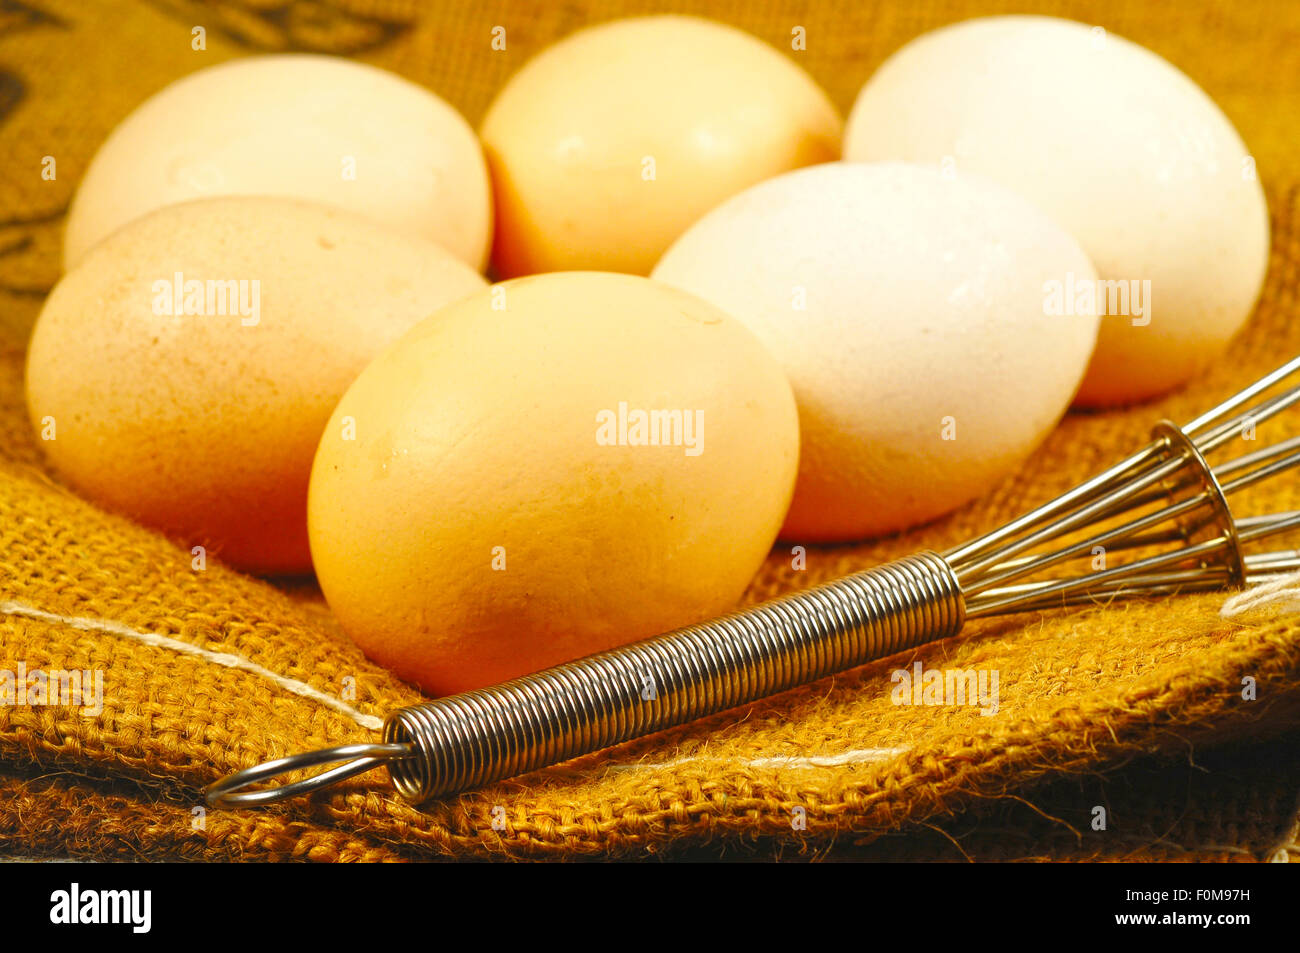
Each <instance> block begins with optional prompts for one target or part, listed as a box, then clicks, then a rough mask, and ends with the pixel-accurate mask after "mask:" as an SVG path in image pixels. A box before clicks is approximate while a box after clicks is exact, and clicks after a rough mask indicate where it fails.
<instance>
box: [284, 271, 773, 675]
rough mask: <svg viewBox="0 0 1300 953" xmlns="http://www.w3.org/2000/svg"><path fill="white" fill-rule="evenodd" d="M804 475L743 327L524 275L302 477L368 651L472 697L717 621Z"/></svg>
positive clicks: (439, 321) (341, 593)
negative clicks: (653, 417)
mask: <svg viewBox="0 0 1300 953" xmlns="http://www.w3.org/2000/svg"><path fill="white" fill-rule="evenodd" d="M672 411H681V416H680V417H679V418H678V419H679V420H680V423H670V422H669V420H668V418H665V417H660V423H659V424H658V425H654V424H651V426H650V427H649V428H648V429H647V427H646V426H645V418H642V417H639V416H638V414H647V415H649V414H654V413H658V414H661V415H662V414H664V413H669V414H670V416H671V413H670V412H672ZM345 419H352V420H354V421H355V423H356V439H355V440H346V439H343V438H342V435H343V422H344V420H345ZM638 420H640V421H641V423H640V424H638V423H637V421H638ZM656 428H657V429H656ZM656 433H657V434H658V436H657V437H656V436H655V434H656ZM797 458H798V423H797V413H796V410H795V405H794V399H793V397H792V395H791V393H790V387H789V384H788V383H787V382H786V380H785V378H784V376H783V375H782V373H781V369H780V367H779V366H778V364H777V362H776V361H775V360H774V359H773V358H772V357H771V356H770V355H769V354H768V353H767V352H766V350H765V349H764V348H763V346H762V345H761V344H760V343H759V342H758V341H757V340H756V339H755V338H754V337H753V335H751V334H750V333H749V332H748V331H746V330H745V329H744V328H743V327H742V326H741V325H740V324H739V323H738V322H736V321H733V320H732V319H730V318H728V317H727V316H726V315H724V314H722V313H721V312H720V311H718V310H717V309H716V308H714V307H713V306H711V305H709V304H707V303H705V302H703V301H700V300H699V299H697V298H694V297H692V296H690V295H687V294H685V293H683V292H680V291H677V290H676V289H672V288H668V287H665V286H662V285H658V284H656V283H654V282H651V281H649V280H648V279H645V278H638V277H632V276H627V275H612V274H597V273H559V274H548V275H539V276H534V277H530V278H522V279H518V280H515V281H509V282H505V283H503V284H500V285H495V286H493V287H492V289H490V291H488V292H484V293H482V294H479V295H476V296H474V297H472V298H470V299H468V300H466V301H464V302H462V303H460V304H458V305H454V306H452V307H450V308H448V309H446V310H444V311H443V312H442V313H440V314H439V315H437V316H436V317H435V318H432V319H430V320H428V321H425V322H422V323H421V324H420V325H418V326H417V327H416V328H414V329H412V330H411V331H410V332H409V333H408V334H407V335H405V336H404V337H403V338H402V339H401V340H400V341H399V342H397V344H395V345H393V346H392V347H391V348H390V349H388V350H387V351H386V352H385V353H384V354H382V355H381V356H380V357H378V358H377V359H376V360H375V362H374V363H373V364H371V365H370V366H369V367H368V368H367V369H366V370H365V371H364V372H363V373H362V374H361V375H360V377H358V378H357V380H356V382H355V383H354V384H353V385H352V387H351V388H349V390H348V392H347V394H346V395H345V396H344V397H343V399H342V400H341V401H340V402H339V405H338V408H337V409H336V410H335V413H334V418H333V420H332V421H331V422H330V424H329V425H328V426H327V427H326V429H325V434H324V436H323V437H322V439H321V444H320V449H319V451H318V452H317V455H316V461H315V466H314V468H313V471H312V481H311V493H310V500H309V507H308V509H309V524H310V528H311V542H312V555H313V558H314V560H315V564H316V571H317V577H318V579H319V580H320V584H321V588H322V590H323V591H324V593H325V596H326V598H327V600H328V601H329V604H330V607H331V609H332V610H333V612H334V614H335V616H336V617H337V618H338V619H339V621H340V623H341V624H342V625H343V627H344V629H345V630H346V631H347V632H348V634H349V635H350V636H351V637H352V638H353V639H354V640H355V641H356V642H357V643H358V644H359V645H360V646H361V647H362V648H363V649H364V650H365V652H366V653H367V654H368V655H369V656H371V657H372V658H374V659H375V660H377V661H378V662H380V663H381V664H383V665H385V666H387V667H388V668H390V669H392V670H393V671H395V672H396V673H397V674H398V675H400V676H401V677H403V678H406V679H409V680H411V681H414V682H416V683H417V684H419V685H420V686H421V687H422V688H424V689H425V690H426V691H428V692H432V693H435V694H443V693H450V692H457V691H462V690H467V689H473V688H478V687H482V686H486V685H489V684H493V683H496V682H499V681H501V680H504V679H508V678H512V677H515V676H519V675H523V674H526V673H528V672H531V671H535V670H538V669H541V668H545V667H547V666H550V665H553V664H556V663H559V662H562V661H565V660H568V659H573V658H577V657H581V656H584V655H587V654H589V653H591V652H595V651H599V650H603V649H608V648H611V647H613V646H615V645H618V644H621V643H625V642H630V641H633V640H636V639H639V638H643V637H646V636H652V635H656V634H659V633H661V632H664V631H668V630H671V629H673V628H676V627H678V626H681V625H686V624H690V623H694V622H698V621H700V620H702V619H705V618H708V617H712V616H714V615H716V614H718V613H720V612H723V611H726V610H728V609H730V608H732V607H733V606H734V604H735V603H736V601H737V599H738V598H739V597H740V596H741V594H742V592H743V591H744V589H745V587H746V585H747V584H748V582H749V580H750V578H751V577H752V575H753V574H754V573H755V572H756V571H757V569H758V567H759V565H760V564H761V563H762V561H763V558H764V556H765V555H766V554H767V552H768V550H769V548H770V546H771V544H772V542H773V540H774V538H775V536H776V533H777V530H778V528H779V527H780V525H781V520H782V518H783V517H784V515H785V511H786V507H787V505H788V503H789V500H790V493H791V491H792V488H793V483H794V476H795V470H796V466H797Z"/></svg>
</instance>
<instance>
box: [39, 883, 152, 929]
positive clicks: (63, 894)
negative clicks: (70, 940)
mask: <svg viewBox="0 0 1300 953" xmlns="http://www.w3.org/2000/svg"><path fill="white" fill-rule="evenodd" d="M152 921H153V891H151V890H82V889H81V884H78V883H74V884H73V885H72V886H71V888H69V889H68V890H56V891H54V893H52V894H50V922H51V923H56V924H67V925H72V924H78V923H90V924H113V923H125V924H129V925H130V927H131V932H132V933H148V932H149V928H150V926H151V925H152Z"/></svg>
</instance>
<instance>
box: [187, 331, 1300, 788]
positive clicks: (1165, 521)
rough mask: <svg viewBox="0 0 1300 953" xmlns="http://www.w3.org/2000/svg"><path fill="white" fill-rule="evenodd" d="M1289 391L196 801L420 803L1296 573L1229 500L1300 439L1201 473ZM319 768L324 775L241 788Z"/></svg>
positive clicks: (1277, 464) (1258, 396)
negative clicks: (1046, 487) (1136, 609)
mask: <svg viewBox="0 0 1300 953" xmlns="http://www.w3.org/2000/svg"><path fill="white" fill-rule="evenodd" d="M1297 377H1300V357H1296V358H1294V359H1292V360H1291V361H1289V362H1287V363H1286V364H1284V365H1283V366H1282V367H1279V368H1278V369H1277V370H1275V371H1273V372H1272V373H1271V374H1268V375H1267V376H1265V377H1264V378H1262V379H1260V380H1259V381H1256V382H1255V383H1254V384H1252V385H1250V386H1249V387H1247V388H1246V389H1245V390H1243V391H1241V392H1240V393H1238V394H1236V395H1235V396H1233V397H1231V398H1229V399H1228V400H1226V401H1224V402H1223V403H1222V404H1220V405H1219V406H1217V407H1215V408H1214V409H1213V410H1211V411H1209V412H1208V413H1206V414H1203V415H1202V416H1200V417H1198V418H1196V419H1195V420H1193V421H1192V422H1191V423H1189V424H1187V425H1186V426H1185V427H1181V428H1179V427H1177V426H1175V425H1174V424H1172V423H1169V422H1168V421H1163V422H1161V423H1160V424H1158V425H1157V426H1156V427H1155V430H1154V432H1153V436H1152V441H1151V442H1150V443H1149V444H1147V446H1145V447H1144V448H1142V449H1141V450H1139V451H1138V452H1137V453H1135V454H1133V455H1132V456H1131V457H1129V458H1128V459H1126V460H1123V461H1122V462H1120V463H1118V464H1116V465H1115V466H1113V467H1111V468H1110V469H1109V470H1107V471H1106V472H1104V473H1102V474H1100V475H1098V476H1096V477H1094V478H1093V479H1091V480H1088V481H1087V482H1086V483H1083V484H1081V485H1080V486H1077V487H1075V488H1074V489H1073V490H1070V491H1069V492H1068V493H1065V494H1064V495H1062V496H1060V497H1058V498H1056V499H1055V500H1052V501H1051V502H1050V503H1047V504H1045V505H1043V506H1040V507H1038V508H1037V509H1035V510H1033V511H1032V512H1029V513H1026V514H1025V515H1024V516H1021V517H1020V518H1019V519H1016V520H1012V521H1011V522H1010V523H1007V524H1006V525H1004V526H1002V527H1000V528H998V529H996V530H994V531H992V532H991V533H988V534H986V535H984V536H981V537H980V538H979V539H976V540H974V541H973V542H969V543H966V544H965V545H962V546H958V547H957V548H956V549H952V550H949V551H948V552H946V553H943V554H942V555H939V554H936V553H933V552H922V553H918V554H917V555H914V556H909V557H907V558H904V559H899V560H896V561H894V562H891V563H888V564H886V565H883V566H878V567H876V568H874V569H868V570H865V571H863V572H857V573H853V574H852V575H849V576H845V577H844V578H842V579H838V580H835V581H833V582H829V583H826V584H824V585H820V586H817V587H815V588H812V589H809V590H807V591H804V592H800V593H795V594H792V595H787V596H783V597H781V598H778V599H773V600H771V601H769V602H766V603H763V604H761V605H758V606H754V607H752V608H749V609H744V610H742V611H738V612H734V613H732V614H730V615H727V616H723V617H722V618H720V619H716V620H714V621H711V622H705V623H703V624H700V625H692V626H687V627H686V628H683V629H678V630H676V631H673V632H670V633H668V634H666V635H661V636H658V637H656V638H651V639H646V640H644V641H641V642H636V643H634V644H631V645H627V646H624V647H622V648H618V649H614V650H612V651H609V652H601V653H599V654H597V655H591V656H588V657H586V658H583V659H580V660H578V661H575V662H568V663H566V664H563V665H557V666H555V667H554V668H550V669H547V670H545V671H542V672H538V673H536V674H534V675H527V676H524V677H522V678H516V679H512V680H511V681H508V682H505V683H503V684H500V685H497V686H494V687H492V688H486V689H482V690H478V691H471V692H465V693H462V694H459V695H452V696H449V697H446V698H439V699H436V700H434V701H430V702H427V703H425V704H421V705H415V706H413V707H410V708H403V709H401V710H400V711H396V712H394V713H393V714H392V715H390V716H389V717H388V719H387V720H386V721H385V723H384V729H383V739H384V742H383V743H382V744H357V745H345V746H342V747H338V748H329V749H325V750H322V751H315V752H310V753H307V754H299V755H294V756H291V757H288V758H280V759H277V760H275V761H268V762H266V763H264V764H261V765H258V766H256V767H253V768H249V769H247V770H244V771H240V772H237V773H235V774H232V775H230V776H228V777H226V778H224V779H222V780H221V781H219V782H217V783H216V784H213V785H211V786H210V787H208V789H207V800H208V803H209V804H211V805H212V806H214V807H242V806H249V805H256V804H268V803H271V802H275V801H280V800H284V799H286V798H289V797H293V796H295V795H299V794H304V793H306V792H309V791H313V790H316V789H319V788H322V787H326V786H329V785H332V784H334V783H337V782H338V781H341V780H343V779H345V778H348V777H351V776H353V775H356V774H359V773H361V772H363V771H367V770H369V769H371V768H373V767H375V766H377V765H379V764H387V766H388V771H389V774H390V776H391V778H392V781H393V784H394V785H395V786H396V788H397V790H398V791H399V792H400V793H401V795H402V796H403V797H404V798H406V799H407V800H409V801H412V802H416V803H418V802H420V801H424V800H426V799H428V798H432V797H436V796H438V795H442V794H449V793H453V792H456V791H461V790H464V789H466V788H471V787H475V786H478V785H482V784H486V783H488V782H491V781H496V780H500V779H502V778H507V777H512V776H514V775H517V774H522V773H524V772H527V771H532V770H535V769H537V768H541V767H544V766H546V765H550V764H555V763H556V762H559V761H564V760H567V759H569V758H572V757H575V756H577V755H580V754H586V753H588V752H592V751H596V750H599V749H601V748H605V747H608V746H610V745H613V744H617V743H619V742H622V741H627V740H629V739H632V738H637V737H640V736H642V735H647V734H650V733H652V732H656V731H660V730H662V729H664V728H668V727H671V726H673V725H680V724H682V723H684V722H688V721H692V720H694V719H696V718H700V717H702V716H704V715H708V714H712V713H714V712H719V711H723V710H725V709H728V708H734V707H736V706H738V705H743V704H745V703H747V702H751V701H754V700H756V699H759V698H763V697H764V696H767V695H772V694H775V693H776V692H780V691H784V690H785V689H788V688H792V687H794V686H796V685H802V684H805V683H808V682H812V681H815V680H817V679H819V678H822V677H824V676H826V675H831V674H833V673H835V672H840V671H844V670H845V669H850V668H853V667H855V666H857V665H861V664H862V663H864V662H867V661H870V660H872V659H876V658H880V657H883V656H887V655H891V654H893V653H895V652H898V651H900V650H902V649H906V648H909V647H912V646H916V645H919V644H922V643H925V642H929V641H933V640H936V639H942V638H946V637H948V636H951V635H955V634H956V633H958V632H959V631H961V628H962V626H963V625H964V624H965V621H966V620H967V619H969V618H977V617H980V616H988V615H996V614H1001V613H1012V612H1022V611H1025V610H1030V609H1047V608H1052V607H1059V606H1066V605H1072V604H1076V603H1083V602H1105V601H1108V600H1111V599H1117V598H1123V597H1132V596H1149V595H1168V594H1173V593H1176V592H1189V591H1201V590H1209V589H1221V588H1227V587H1240V586H1244V585H1248V584H1254V583H1256V582H1260V581H1263V580H1265V579H1267V578H1269V577H1270V576H1272V575H1275V574H1277V573H1281V572H1287V571H1293V570H1296V569H1300V553H1298V552H1297V551H1296V550H1282V551H1276V552H1262V553H1249V554H1248V553H1247V552H1246V549H1247V547H1248V546H1250V544H1254V543H1257V542H1258V541H1260V540H1263V539H1266V538H1269V537H1272V536H1276V535H1278V534H1280V533H1283V532H1286V531H1287V530H1290V529H1293V528H1295V527H1297V526H1300V513H1297V512H1286V513H1275V514H1271V515H1264V516H1247V517H1240V518H1239V517H1235V516H1234V515H1233V513H1232V511H1231V510H1230V508H1229V506H1228V502H1227V498H1228V497H1229V496H1231V495H1233V494H1234V493H1237V492H1239V491H1241V490H1244V489H1245V488H1247V487H1250V486H1252V485H1254V484H1256V483H1258V482H1260V481H1261V480H1264V479H1267V478H1268V477H1271V476H1274V475H1275V474H1278V473H1281V472H1283V471H1286V470H1288V469H1289V468H1291V467H1293V466H1295V465H1296V464H1297V463H1300V437H1291V438H1289V439H1286V440H1283V441H1281V442H1279V443H1275V444H1272V445H1270V446H1266V447H1264V448H1263V449H1259V450H1256V451H1253V452H1247V453H1244V454H1242V455H1240V456H1237V457H1235V458H1232V459H1229V460H1227V461H1225V462H1222V463H1219V464H1216V465H1214V466H1211V465H1210V464H1209V463H1208V462H1207V460H1206V457H1207V456H1208V455H1212V454H1214V453H1215V452H1216V451H1220V450H1222V449H1224V448H1225V447H1226V446H1227V445H1228V444H1229V443H1230V442H1235V441H1237V440H1245V441H1252V440H1254V439H1255V428H1256V427H1257V426H1258V425H1260V424H1262V423H1263V422H1265V421H1266V420H1268V419H1269V418H1271V417H1274V416H1275V415H1277V414H1278V413H1280V412H1281V411H1283V410H1285V409H1286V408H1288V407H1290V406H1291V405H1292V404H1295V403H1296V402H1297V401H1300V381H1297V379H1296V378H1297ZM1120 555H1123V556H1125V557H1126V558H1124V559H1122V560H1117V556H1120ZM1080 562H1086V563H1087V567H1086V570H1084V568H1083V567H1081V566H1079V565H1078V563H1080ZM1072 564H1074V569H1075V571H1074V572H1070V571H1068V570H1069V569H1070V567H1071V565H1072ZM1054 570H1056V571H1059V572H1060V573H1061V574H1060V575H1053V574H1052V572H1053V571H1054ZM325 764H336V765H337V766H336V767H334V768H331V769H329V770H326V771H324V772H322V773H320V774H317V775H314V776H312V777H308V778H306V779H304V780H299V781H295V782H292V783H289V784H283V785H280V786H277V787H271V788H262V789H255V790H247V789H248V788H250V787H252V786H254V785H257V784H259V783H260V782H263V781H267V780H269V779H271V778H274V777H277V776H279V775H282V774H288V773H290V772H294V771H300V770H303V769H305V768H311V767H316V766H319V765H325Z"/></svg>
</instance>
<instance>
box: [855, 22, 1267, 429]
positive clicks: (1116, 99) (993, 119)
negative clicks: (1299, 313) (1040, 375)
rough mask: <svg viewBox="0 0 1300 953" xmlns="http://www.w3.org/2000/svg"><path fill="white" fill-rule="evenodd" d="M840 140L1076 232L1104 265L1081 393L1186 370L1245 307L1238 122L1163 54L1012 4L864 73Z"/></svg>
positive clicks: (1139, 389)
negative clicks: (950, 177) (991, 190)
mask: <svg viewBox="0 0 1300 953" xmlns="http://www.w3.org/2000/svg"><path fill="white" fill-rule="evenodd" d="M844 155H845V158H846V159H849V160H863V161H875V160H882V159H902V160H909V161H922V162H938V163H944V164H945V165H947V166H948V167H949V168H952V169H954V170H955V171H956V172H958V173H959V174H960V173H963V172H966V171H970V172H977V173H982V174H984V175H986V176H988V177H990V178H992V179H994V180H996V181H998V182H1001V183H1002V184H1004V185H1007V186H1009V187H1011V188H1014V189H1015V190H1016V191H1018V192H1020V193H1021V194H1022V195H1024V196H1025V197H1027V198H1029V199H1030V200H1032V201H1033V202H1035V203H1036V204H1037V205H1038V206H1039V207H1041V208H1042V209H1043V210H1044V211H1046V212H1047V213H1048V214H1049V215H1051V216H1052V217H1053V218H1054V219H1056V221H1057V222H1059V223H1060V224H1061V225H1062V226H1063V227H1064V228H1065V229H1066V230H1068V231H1069V232H1070V233H1071V234H1073V235H1074V236H1075V238H1077V239H1078V240H1079V242H1080V244H1082V245H1083V247H1084V249H1085V250H1086V251H1087V252H1088V255H1089V257H1090V258H1091V259H1092V261H1093V264H1094V265H1095V266H1096V268H1097V271H1098V272H1099V273H1100V275H1101V277H1102V278H1103V279H1105V280H1106V281H1107V282H1113V284H1108V285H1107V286H1106V287H1105V288H1104V289H1103V291H1104V292H1105V294H1104V307H1103V314H1104V315H1105V316H1104V317H1103V319H1102V327H1101V332H1100V335H1099V339H1098V344H1097V351H1096V356H1095V357H1094V358H1093V362H1092V366H1091V367H1090V368H1089V370H1088V373H1087V375H1086V377H1085V378H1084V381H1083V385H1082V387H1081V388H1080V392H1079V397H1078V402H1079V403H1080V404H1085V405H1092V406H1099V405H1110V404H1118V403H1123V402H1128V401H1132V400H1137V399H1142V398H1146V397H1150V396H1153V395H1156V394H1159V393H1161V392H1164V391H1167V390H1169V389H1171V388H1173V387H1175V386H1177V385H1178V384H1180V383H1182V382H1183V381H1185V380H1187V379H1188V378H1189V377H1191V376H1192V375H1194V374H1195V373H1196V372H1197V371H1198V370H1200V369H1202V368H1203V367H1204V366H1206V365H1207V364H1208V363H1209V362H1211V361H1212V360H1213V359H1214V358H1215V357H1216V356H1217V355H1218V354H1219V353H1220V352H1221V351H1222V349H1223V347H1224V345H1225V344H1226V342H1227V341H1228V339H1229V338H1231V337H1232V335H1233V334H1234V333H1236V331H1237V330H1238V329H1239V328H1240V327H1241V326H1242V324H1243V323H1244V322H1245V320H1246V318H1247V317H1248V316H1249V314H1250V311H1251V309H1252V307H1253V305H1254V302H1255V299H1256V298H1257V296H1258V294H1259V289H1260V285H1261V283H1262V282H1263V278H1264V273H1265V270H1266V268H1267V265H1268V248H1269V223H1268V209H1267V207H1266V205H1265V201H1264V193H1263V190H1262V189H1261V188H1260V185H1259V182H1258V181H1257V179H1256V175H1255V165H1254V161H1253V159H1252V158H1251V157H1250V155H1249V154H1248V152H1247V150H1246V147H1245V145H1243V143H1242V141H1241V138H1240V137H1239V136H1238V135H1237V132H1236V130H1235V129H1233V127H1232V124H1231V123H1230V122H1229V121H1228V119H1227V117H1225V116H1224V114H1223V113H1222V111H1220V109H1219V108H1218V107H1217V106H1216V105H1215V104H1214V102H1213V101H1212V100H1211V99H1210V98H1209V97H1208V96H1207V95H1206V94H1205V93H1204V92H1203V91H1202V90H1201V89H1200V88H1199V87H1198V86H1197V85H1196V84H1195V83H1194V82H1192V81H1191V80H1190V79H1188V78H1187V76H1185V75H1184V74H1183V73H1181V72H1179V70H1178V69H1176V68H1175V67H1174V66H1172V65H1171V64H1170V63H1168V62H1166V61H1165V60H1163V59H1161V58H1160V57H1159V56H1157V55H1156V54H1154V53H1152V52H1150V51H1149V50H1146V49H1144V48H1142V47H1140V46H1138V45H1136V44H1134V43H1131V42H1129V41H1128V40H1125V39H1122V38H1121V37H1118V36H1114V35H1113V34H1108V33H1106V32H1105V31H1104V30H1103V29H1101V28H1100V27H1088V26H1085V25H1083V24H1080V23H1073V22H1071V21H1068V20H1059V19H1054V18H1050V17H1032V16H1007V17H989V18H982V19H976V20H969V21H966V22H964V23H958V24H956V25H954V26H950V27H945V28H943V29H940V30H935V31H934V32H932V33H927V34H925V35H924V36H922V37H920V38H918V39H916V40H914V41H912V42H911V43H909V44H908V45H907V46H905V47H903V48H902V49H901V50H899V51H898V52H897V53H895V54H894V55H893V56H891V57H890V58H889V59H888V60H887V61H886V62H885V64H884V65H883V66H881V67H880V69H879V70H878V71H877V72H876V74H875V75H874V76H872V77H871V80H870V81H869V82H868V83H867V84H866V86H865V87H864V88H863V90H862V92H861V94H860V95H859V97H858V100H857V103H856V105H855V106H854V107H853V112H852V114H851V115H850V117H849V123H848V127H847V130H846V133H845V149H844ZM1126 299H1127V300H1126Z"/></svg>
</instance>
